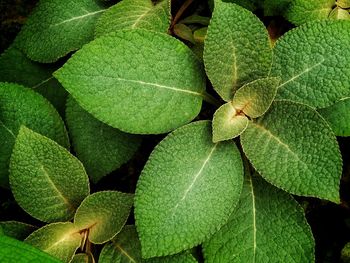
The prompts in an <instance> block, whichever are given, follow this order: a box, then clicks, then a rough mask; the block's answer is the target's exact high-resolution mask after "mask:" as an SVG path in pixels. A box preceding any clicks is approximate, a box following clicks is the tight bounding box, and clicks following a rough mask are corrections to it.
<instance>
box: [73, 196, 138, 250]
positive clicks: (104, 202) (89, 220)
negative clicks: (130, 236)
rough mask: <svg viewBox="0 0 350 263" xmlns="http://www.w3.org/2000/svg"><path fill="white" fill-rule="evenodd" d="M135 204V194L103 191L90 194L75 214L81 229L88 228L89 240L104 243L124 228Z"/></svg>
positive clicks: (75, 222) (75, 219)
mask: <svg viewBox="0 0 350 263" xmlns="http://www.w3.org/2000/svg"><path fill="white" fill-rule="evenodd" d="M132 205H133V195H132V194H125V193H120V192H117V191H103V192H97V193H94V194H92V195H89V196H88V197H87V198H85V200H84V201H83V202H82V203H81V205H80V206H79V208H78V209H77V212H76V213H75V216H74V224H75V226H77V227H78V228H79V229H80V230H84V229H85V230H88V231H89V232H88V233H89V235H88V238H89V240H90V241H91V242H92V243H94V244H103V243H105V242H107V241H109V240H111V239H112V238H113V237H114V236H115V235H116V234H118V233H119V232H120V230H122V228H123V226H124V225H125V223H126V220H127V219H128V217H129V214H130V210H131V207H132Z"/></svg>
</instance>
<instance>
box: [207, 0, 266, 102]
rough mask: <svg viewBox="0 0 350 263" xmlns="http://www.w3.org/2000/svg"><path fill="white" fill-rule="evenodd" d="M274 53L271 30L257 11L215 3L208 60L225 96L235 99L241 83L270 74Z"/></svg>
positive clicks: (214, 80) (211, 74) (212, 77)
mask: <svg viewBox="0 0 350 263" xmlns="http://www.w3.org/2000/svg"><path fill="white" fill-rule="evenodd" d="M247 27H249V30H247ZM271 56H272V53H271V47H270V43H269V37H268V33H267V30H266V29H265V26H264V25H263V23H262V22H261V21H260V20H259V19H258V18H257V17H256V16H255V15H253V14H252V13H251V12H249V11H248V10H246V9H244V8H242V7H240V6H238V5H235V4H231V3H222V2H221V1H217V2H216V3H215V9H214V13H213V17H212V19H211V21H210V25H209V27H208V34H207V37H206V39H205V42H204V64H205V69H206V72H207V75H208V77H209V79H210V81H211V83H212V84H213V86H214V89H215V90H216V91H217V92H218V93H219V95H220V96H221V97H222V98H223V99H224V100H226V101H229V100H231V99H232V97H233V94H234V92H235V91H236V90H237V89H238V88H239V87H240V86H242V85H244V84H246V83H248V82H250V81H252V80H255V79H257V78H261V77H264V76H266V75H267V74H268V71H269V68H270V64H271Z"/></svg>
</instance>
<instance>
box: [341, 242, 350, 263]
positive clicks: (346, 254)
mask: <svg viewBox="0 0 350 263" xmlns="http://www.w3.org/2000/svg"><path fill="white" fill-rule="evenodd" d="M341 259H342V262H344V263H348V262H350V242H348V243H346V244H345V246H344V247H343V249H342V250H341Z"/></svg>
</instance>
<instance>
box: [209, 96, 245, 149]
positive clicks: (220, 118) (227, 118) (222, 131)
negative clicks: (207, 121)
mask: <svg viewBox="0 0 350 263" xmlns="http://www.w3.org/2000/svg"><path fill="white" fill-rule="evenodd" d="M248 123H249V119H248V118H247V116H245V115H244V114H241V112H239V111H238V110H237V109H235V108H234V107H233V105H232V102H228V103H226V104H224V105H222V106H221V107H220V108H219V109H218V110H217V111H216V112H215V113H214V117H213V124H212V126H213V142H214V143H216V142H220V141H225V140H230V139H233V138H235V137H237V136H239V135H241V134H242V132H244V131H245V129H246V128H247V126H248Z"/></svg>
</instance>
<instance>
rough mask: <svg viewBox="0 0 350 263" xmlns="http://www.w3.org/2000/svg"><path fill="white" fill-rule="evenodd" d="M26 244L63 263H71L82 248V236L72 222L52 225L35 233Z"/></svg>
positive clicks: (27, 239) (28, 238)
mask: <svg viewBox="0 0 350 263" xmlns="http://www.w3.org/2000/svg"><path fill="white" fill-rule="evenodd" d="M25 242H26V243H27V244H30V245H32V246H34V247H36V248H38V249H40V250H42V251H44V252H46V253H48V254H50V255H52V256H55V257H57V258H59V259H60V260H62V261H63V262H70V261H71V260H72V258H73V256H74V254H75V252H76V251H77V249H78V248H79V247H80V244H81V242H82V235H81V234H80V233H79V229H78V228H77V227H76V226H74V224H73V223H71V222H66V223H52V224H49V225H46V226H44V227H42V228H40V229H38V230H37V231H35V232H33V233H32V234H31V235H30V236H29V237H27V238H26V240H25Z"/></svg>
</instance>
